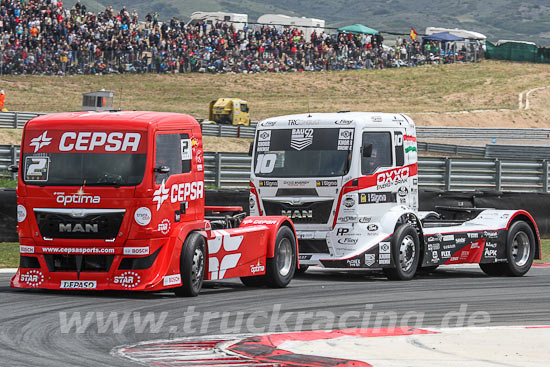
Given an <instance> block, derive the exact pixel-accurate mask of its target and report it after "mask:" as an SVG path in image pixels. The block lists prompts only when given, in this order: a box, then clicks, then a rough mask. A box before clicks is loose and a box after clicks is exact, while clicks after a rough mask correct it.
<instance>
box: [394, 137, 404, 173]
mask: <svg viewBox="0 0 550 367" xmlns="http://www.w3.org/2000/svg"><path fill="white" fill-rule="evenodd" d="M393 140H394V142H395V165H396V166H397V167H400V166H403V165H405V144H403V133H402V132H400V131H396V132H395V133H394V135H393Z"/></svg>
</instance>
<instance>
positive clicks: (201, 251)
mask: <svg viewBox="0 0 550 367" xmlns="http://www.w3.org/2000/svg"><path fill="white" fill-rule="evenodd" d="M205 259H206V249H205V244H204V237H203V236H201V235H200V234H198V233H196V232H192V233H191V234H189V236H187V238H186V239H185V242H184V243H183V246H182V248H181V256H180V273H181V281H182V285H181V286H180V287H178V288H175V289H174V291H175V293H176V296H178V297H196V296H198V295H199V292H200V290H201V288H202V282H203V280H204V269H205V261H206V260H205Z"/></svg>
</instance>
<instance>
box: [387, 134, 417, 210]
mask: <svg viewBox="0 0 550 367" xmlns="http://www.w3.org/2000/svg"><path fill="white" fill-rule="evenodd" d="M393 146H394V151H395V167H396V168H400V167H406V166H407V167H408V165H409V163H410V162H409V159H408V157H407V152H406V149H405V130H404V129H396V130H394V132H393ZM408 170H409V171H408V172H409V176H408V177H406V178H405V177H403V179H402V180H401V181H402V182H400V183H399V184H398V186H397V203H398V204H401V205H405V206H407V207H409V208H414V209H416V207H417V206H418V201H417V199H416V198H417V193H416V191H415V190H416V188H415V187H416V186H415V185H413V180H414V179H416V178H412V177H411V168H410V167H409V168H408Z"/></svg>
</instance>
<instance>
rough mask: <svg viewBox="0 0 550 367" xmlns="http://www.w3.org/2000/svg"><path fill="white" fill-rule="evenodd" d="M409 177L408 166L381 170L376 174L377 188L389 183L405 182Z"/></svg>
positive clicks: (386, 185)
mask: <svg viewBox="0 0 550 367" xmlns="http://www.w3.org/2000/svg"><path fill="white" fill-rule="evenodd" d="M408 177H409V167H402V168H397V169H394V170H391V171H387V172H382V173H380V174H379V175H378V176H376V184H377V185H378V188H383V187H388V186H390V185H391V184H398V183H402V182H405V180H406V179H407V178H408Z"/></svg>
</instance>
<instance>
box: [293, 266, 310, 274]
mask: <svg viewBox="0 0 550 367" xmlns="http://www.w3.org/2000/svg"><path fill="white" fill-rule="evenodd" d="M307 269H309V265H300V267H299V268H296V271H295V272H294V274H295V275H296V274H304V273H305V272H306V271H307Z"/></svg>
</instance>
